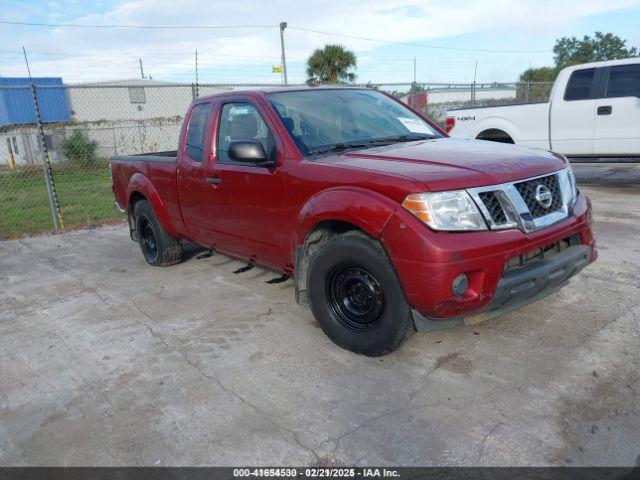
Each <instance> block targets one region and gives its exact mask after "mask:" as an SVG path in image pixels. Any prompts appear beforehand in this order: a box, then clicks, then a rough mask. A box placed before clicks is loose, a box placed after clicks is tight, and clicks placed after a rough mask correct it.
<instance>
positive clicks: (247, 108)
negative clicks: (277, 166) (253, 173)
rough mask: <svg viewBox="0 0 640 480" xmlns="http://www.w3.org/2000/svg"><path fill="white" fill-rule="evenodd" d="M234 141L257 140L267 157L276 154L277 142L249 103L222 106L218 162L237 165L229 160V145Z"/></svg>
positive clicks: (217, 153)
mask: <svg viewBox="0 0 640 480" xmlns="http://www.w3.org/2000/svg"><path fill="white" fill-rule="evenodd" d="M234 140H256V141H258V142H260V143H261V144H262V148H264V151H265V153H266V154H267V156H272V155H273V154H274V153H275V142H274V140H273V135H272V134H271V132H270V131H269V128H268V127H267V124H266V123H265V122H264V120H263V119H262V116H260V113H259V112H258V110H257V109H256V107H254V106H253V105H251V104H250V103H247V102H233V103H225V104H224V105H223V106H222V111H221V113H220V127H219V129H218V142H217V144H218V147H217V152H216V161H217V162H219V163H229V164H233V163H236V162H233V161H231V160H229V153H228V151H229V143H231V142H233V141H234ZM242 165H247V164H246V163H243V164H242Z"/></svg>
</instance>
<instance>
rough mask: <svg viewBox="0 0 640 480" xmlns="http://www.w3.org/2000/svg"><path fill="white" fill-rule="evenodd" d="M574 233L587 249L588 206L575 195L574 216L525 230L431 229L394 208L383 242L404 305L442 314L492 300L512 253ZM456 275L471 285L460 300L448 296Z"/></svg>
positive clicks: (427, 313) (591, 241)
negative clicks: (475, 230)
mask: <svg viewBox="0 0 640 480" xmlns="http://www.w3.org/2000/svg"><path fill="white" fill-rule="evenodd" d="M573 234H579V235H580V239H581V243H582V244H585V245H589V246H590V248H591V261H594V260H595V259H596V250H595V247H596V245H595V240H594V239H593V236H592V234H591V204H590V202H589V201H588V199H587V197H586V196H585V195H584V194H580V196H579V197H578V201H577V203H576V205H575V208H574V215H573V216H571V217H569V218H567V219H565V220H563V221H562V222H560V223H558V224H557V225H555V226H551V227H548V228H546V229H543V230H539V231H537V232H533V233H528V234H525V233H523V232H521V231H520V230H502V231H495V230H494V231H483V232H458V233H444V232H434V231H433V230H430V229H428V228H427V227H426V226H425V225H424V224H422V223H421V222H419V221H418V220H417V219H416V218H415V217H413V215H411V214H410V213H409V212H407V211H404V210H398V211H397V213H396V215H394V216H393V217H392V218H391V219H390V221H389V222H388V224H387V226H386V227H385V229H384V231H383V232H382V243H383V245H384V246H385V248H386V250H387V253H388V254H389V256H390V258H391V259H392V261H393V264H394V266H395V268H396V272H397V273H398V277H399V278H400V282H401V283H402V286H403V289H404V291H405V294H406V296H407V300H408V301H409V304H410V305H411V306H412V307H414V308H415V309H417V310H418V311H420V313H421V314H422V315H424V316H426V317H431V318H446V317H453V316H459V315H463V314H465V313H469V312H473V311H475V310H479V309H481V308H482V307H484V306H485V305H486V304H487V303H489V301H490V300H491V298H492V296H493V293H494V291H495V289H496V286H497V284H498V280H499V279H500V276H501V274H502V270H503V267H504V264H505V262H506V261H507V260H508V259H510V258H511V257H514V256H517V255H519V254H521V253H526V252H529V251H531V250H533V249H536V248H541V247H543V246H545V245H548V244H551V243H554V242H557V241H559V240H562V239H564V238H566V237H569V236H571V235H573ZM460 273H466V274H467V275H468V276H469V279H470V281H469V284H470V288H469V291H468V292H467V294H465V295H464V297H462V298H460V299H459V298H455V297H453V295H452V294H451V282H452V281H453V279H454V278H455V277H456V276H457V275H458V274H460Z"/></svg>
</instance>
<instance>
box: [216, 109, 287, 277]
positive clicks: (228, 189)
mask: <svg viewBox="0 0 640 480" xmlns="http://www.w3.org/2000/svg"><path fill="white" fill-rule="evenodd" d="M218 110H219V112H218V114H217V117H218V125H219V127H218V133H217V137H216V148H215V152H216V153H215V155H216V156H215V177H216V178H217V179H219V181H220V183H219V187H218V188H216V189H213V190H211V192H210V198H211V203H213V204H215V205H216V206H220V208H221V209H222V211H221V212H220V217H219V219H218V220H219V225H218V227H219V230H220V235H221V237H223V238H224V240H221V242H224V244H225V246H227V245H228V246H229V248H230V249H232V251H234V252H237V253H241V254H242V255H243V256H246V257H249V258H253V259H256V260H259V261H260V262H261V263H265V264H268V265H271V266H274V267H281V266H284V265H285V264H286V262H287V261H288V256H289V255H288V254H289V252H288V251H287V245H288V243H286V241H287V240H288V239H289V236H290V235H291V232H290V229H288V228H286V227H285V226H284V225H283V217H284V213H283V204H284V178H285V173H284V171H283V165H282V164H283V150H282V146H281V143H280V141H279V140H277V139H276V137H274V136H273V134H272V133H271V132H273V131H274V129H273V126H272V125H269V124H268V123H267V121H265V120H264V119H265V118H266V115H264V114H263V113H261V111H260V109H259V107H257V106H256V105H254V104H253V103H251V102H248V101H247V100H244V99H242V100H237V101H231V100H230V101H226V102H225V103H224V104H222V105H221V106H220V108H219V109H218ZM233 140H258V141H259V142H260V143H261V144H262V145H263V148H264V149H265V151H266V153H267V154H268V155H269V156H270V157H271V158H274V159H275V160H276V166H275V167H259V166H254V165H247V164H238V163H234V162H232V161H230V160H229V158H228V155H227V145H228V144H229V142H230V141H233ZM283 227H285V228H283Z"/></svg>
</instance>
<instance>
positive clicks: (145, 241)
mask: <svg viewBox="0 0 640 480" xmlns="http://www.w3.org/2000/svg"><path fill="white" fill-rule="evenodd" d="M133 220H134V225H135V229H136V236H137V237H138V244H139V245H140V250H142V255H143V256H144V259H145V261H146V262H147V263H148V264H149V265H153V266H156V267H166V266H168V265H174V264H176V263H180V262H181V261H182V245H180V243H179V242H178V240H176V239H175V238H173V237H171V236H169V234H168V233H167V232H165V231H164V229H163V228H162V227H161V226H160V224H159V223H158V220H157V219H156V216H155V215H154V214H153V209H152V208H151V205H149V202H147V201H146V200H140V201H139V202H137V203H136V204H135V206H134V208H133Z"/></svg>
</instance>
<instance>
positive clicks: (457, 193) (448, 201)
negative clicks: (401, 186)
mask: <svg viewBox="0 0 640 480" xmlns="http://www.w3.org/2000/svg"><path fill="white" fill-rule="evenodd" d="M402 206H403V207H404V208H406V209H407V210H409V211H410V212H411V213H413V214H414V215H415V216H416V217H418V218H419V219H420V220H422V221H423V222H424V223H426V224H427V225H429V226H430V227H431V228H433V229H434V230H446V231H465V230H487V224H486V223H485V221H484V219H483V218H482V214H481V213H480V211H479V210H478V207H476V204H475V203H474V202H473V200H472V199H471V197H470V196H469V194H468V193H467V192H465V191H464V190H452V191H449V192H433V193H414V194H411V195H409V196H408V197H407V198H405V200H404V202H402Z"/></svg>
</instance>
